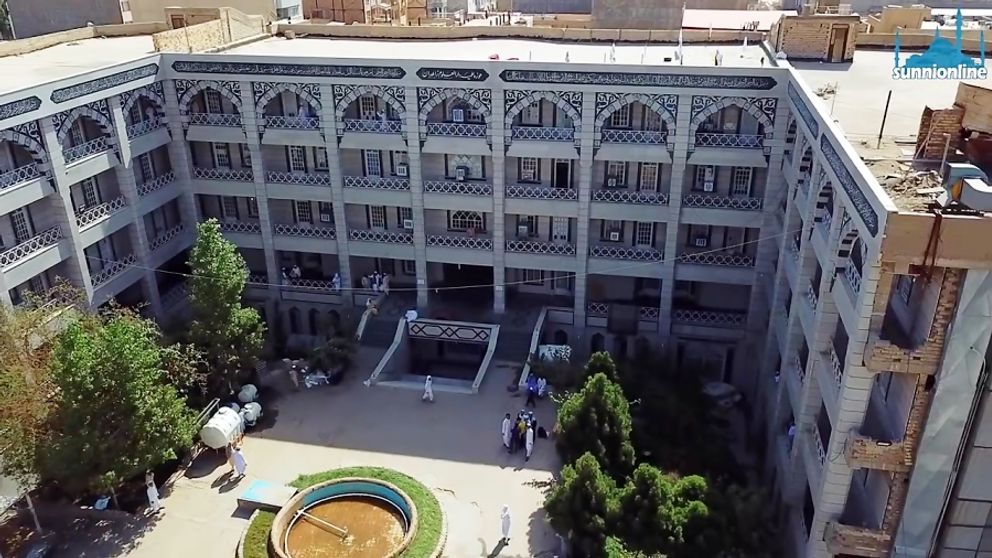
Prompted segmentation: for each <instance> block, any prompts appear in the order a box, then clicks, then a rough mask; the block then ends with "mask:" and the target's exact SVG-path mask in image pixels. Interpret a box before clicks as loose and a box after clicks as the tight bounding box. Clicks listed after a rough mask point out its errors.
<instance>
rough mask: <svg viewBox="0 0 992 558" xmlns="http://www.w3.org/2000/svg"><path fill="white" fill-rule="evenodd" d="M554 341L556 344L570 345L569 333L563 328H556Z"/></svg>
mask: <svg viewBox="0 0 992 558" xmlns="http://www.w3.org/2000/svg"><path fill="white" fill-rule="evenodd" d="M554 341H555V343H554V344H555V345H568V334H567V333H565V330H563V329H558V330H555V339H554Z"/></svg>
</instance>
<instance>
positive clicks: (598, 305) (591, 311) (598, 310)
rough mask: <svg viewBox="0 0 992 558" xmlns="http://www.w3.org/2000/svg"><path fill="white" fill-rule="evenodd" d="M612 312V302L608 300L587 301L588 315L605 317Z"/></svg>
mask: <svg viewBox="0 0 992 558" xmlns="http://www.w3.org/2000/svg"><path fill="white" fill-rule="evenodd" d="M609 314H610V304H609V303H608V302H595V301H589V302H587V303H586V316H589V317H592V318H605V317H606V316H608V315H609Z"/></svg>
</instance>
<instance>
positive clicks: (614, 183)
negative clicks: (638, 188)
mask: <svg viewBox="0 0 992 558" xmlns="http://www.w3.org/2000/svg"><path fill="white" fill-rule="evenodd" d="M606 187H607V188H616V187H617V179H616V178H612V177H611V178H608V179H606Z"/></svg>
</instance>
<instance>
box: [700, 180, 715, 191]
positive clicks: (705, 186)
mask: <svg viewBox="0 0 992 558" xmlns="http://www.w3.org/2000/svg"><path fill="white" fill-rule="evenodd" d="M714 190H716V186H715V185H714V184H713V183H712V182H703V191H704V192H712V191H714Z"/></svg>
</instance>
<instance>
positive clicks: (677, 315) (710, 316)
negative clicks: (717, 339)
mask: <svg viewBox="0 0 992 558" xmlns="http://www.w3.org/2000/svg"><path fill="white" fill-rule="evenodd" d="M672 321H674V322H676V323H680V324H685V325H695V326H707V327H725V328H734V329H737V328H742V327H744V324H745V323H746V322H747V314H745V313H743V312H727V311H721V310H688V309H678V308H676V309H675V310H673V311H672Z"/></svg>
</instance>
